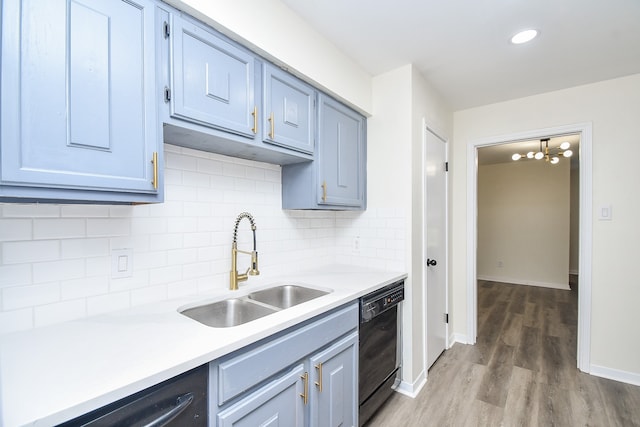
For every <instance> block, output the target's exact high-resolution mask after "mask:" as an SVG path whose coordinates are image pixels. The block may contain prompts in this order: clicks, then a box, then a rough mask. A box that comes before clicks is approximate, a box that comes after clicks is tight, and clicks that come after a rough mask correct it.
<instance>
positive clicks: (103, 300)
mask: <svg viewBox="0 0 640 427" xmlns="http://www.w3.org/2000/svg"><path fill="white" fill-rule="evenodd" d="M129 307H131V293H130V292H129V291H128V290H127V291H121V292H118V291H116V292H110V293H108V294H106V295H99V296H95V297H90V298H87V315H89V316H95V315H97V314H104V313H109V312H112V311H118V310H124V309H125V308H129Z"/></svg>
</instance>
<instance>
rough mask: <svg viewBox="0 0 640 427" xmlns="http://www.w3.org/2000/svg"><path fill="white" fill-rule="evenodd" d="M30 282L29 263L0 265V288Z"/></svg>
mask: <svg viewBox="0 0 640 427" xmlns="http://www.w3.org/2000/svg"><path fill="white" fill-rule="evenodd" d="M30 283H32V280H31V264H9V265H0V288H2V287H5V286H19V285H28V284H30Z"/></svg>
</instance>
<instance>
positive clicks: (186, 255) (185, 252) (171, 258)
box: [167, 248, 198, 265]
mask: <svg viewBox="0 0 640 427" xmlns="http://www.w3.org/2000/svg"><path fill="white" fill-rule="evenodd" d="M197 259H198V250H197V249H196V248H188V249H174V250H170V251H167V265H182V264H187V263H191V262H195V261H197Z"/></svg>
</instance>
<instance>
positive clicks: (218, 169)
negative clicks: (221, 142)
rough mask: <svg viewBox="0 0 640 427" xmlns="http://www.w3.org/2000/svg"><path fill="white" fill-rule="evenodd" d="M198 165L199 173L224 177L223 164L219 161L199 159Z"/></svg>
mask: <svg viewBox="0 0 640 427" xmlns="http://www.w3.org/2000/svg"><path fill="white" fill-rule="evenodd" d="M196 165H197V170H198V172H203V173H206V174H207V175H222V162H220V161H218V160H212V159H197V161H196Z"/></svg>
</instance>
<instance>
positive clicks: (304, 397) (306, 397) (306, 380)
mask: <svg viewBox="0 0 640 427" xmlns="http://www.w3.org/2000/svg"><path fill="white" fill-rule="evenodd" d="M300 378H302V380H303V381H304V391H303V392H302V393H300V397H301V398H302V402H303V403H304V404H305V405H306V404H307V403H308V402H309V373H308V372H305V373H304V375H300Z"/></svg>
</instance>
